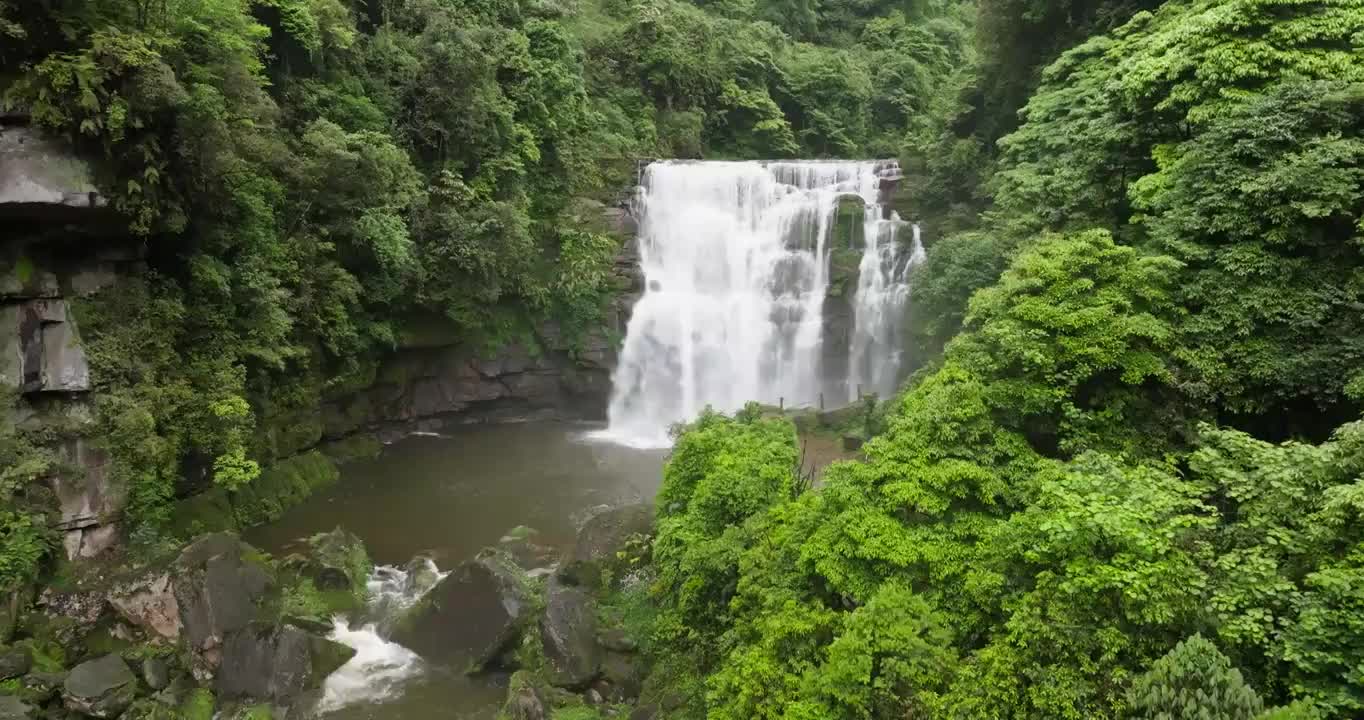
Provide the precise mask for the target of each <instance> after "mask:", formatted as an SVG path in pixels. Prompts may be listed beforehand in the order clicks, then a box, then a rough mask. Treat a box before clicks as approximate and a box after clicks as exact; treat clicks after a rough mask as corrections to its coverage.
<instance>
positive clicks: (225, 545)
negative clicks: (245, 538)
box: [173, 533, 271, 681]
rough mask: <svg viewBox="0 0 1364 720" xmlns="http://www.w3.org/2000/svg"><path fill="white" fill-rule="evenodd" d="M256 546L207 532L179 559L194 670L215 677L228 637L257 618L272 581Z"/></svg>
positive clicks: (180, 595)
mask: <svg viewBox="0 0 1364 720" xmlns="http://www.w3.org/2000/svg"><path fill="white" fill-rule="evenodd" d="M257 557H258V556H257V554H256V551H255V550H254V549H253V548H252V547H251V546H249V545H247V544H246V543H243V542H241V541H240V540H238V539H237V538H236V536H234V535H230V534H227V533H217V534H213V535H205V536H204V537H202V538H200V539H198V540H196V541H195V542H194V543H193V544H191V545H190V546H189V547H187V548H185V550H184V551H183V552H181V553H180V557H179V558H177V559H176V561H175V566H174V570H173V573H174V575H175V583H174V584H175V591H174V592H175V600H176V603H177V604H178V605H179V608H180V622H181V627H182V628H183V633H184V636H185V640H186V641H187V643H188V645H189V649H190V656H191V668H190V669H191V671H192V672H193V673H194V676H195V677H196V678H198V679H199V680H200V681H206V680H208V679H209V678H211V677H212V676H213V673H214V671H215V670H216V669H217V668H218V663H219V660H220V658H221V649H222V644H223V641H224V640H225V639H226V638H227V636H228V635H229V634H230V633H232V632H234V631H236V630H240V629H242V628H245V627H246V626H247V625H248V624H249V623H250V622H251V621H252V620H254V619H255V617H256V605H257V602H258V601H259V600H260V599H261V598H262V597H263V596H264V595H265V592H266V590H267V589H268V588H269V586H270V585H271V577H270V573H269V572H268V569H267V567H266V566H265V565H264V564H263V562H262V561H260V560H259V559H257Z"/></svg>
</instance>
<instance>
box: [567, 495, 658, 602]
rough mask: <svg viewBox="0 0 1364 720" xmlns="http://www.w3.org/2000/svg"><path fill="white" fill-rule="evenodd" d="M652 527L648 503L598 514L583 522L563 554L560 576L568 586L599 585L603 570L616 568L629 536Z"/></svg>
mask: <svg viewBox="0 0 1364 720" xmlns="http://www.w3.org/2000/svg"><path fill="white" fill-rule="evenodd" d="M653 528H654V508H653V506H652V505H648V504H642V503H641V504H637V505H625V506H623V507H618V508H612V509H610V510H607V511H605V512H602V513H598V514H597V515H594V516H592V518H591V519H589V520H588V521H587V523H586V524H585V525H583V528H582V530H580V531H579V532H578V537H577V538H576V539H575V540H574V542H573V546H572V547H571V548H570V549H569V550H568V552H567V553H566V554H565V555H564V559H563V562H562V563H561V564H560V567H559V577H560V578H561V579H563V581H564V582H566V583H568V584H570V585H584V586H586V587H588V588H594V589H595V588H598V587H601V586H602V585H603V583H604V581H605V580H606V579H607V577H606V576H604V574H603V571H607V573H610V572H611V571H614V570H619V568H618V567H617V565H618V560H619V558H618V557H617V553H620V552H622V551H624V550H625V548H626V546H627V544H628V543H629V542H630V540H631V538H634V537H637V536H641V535H649V534H651V533H652V532H653Z"/></svg>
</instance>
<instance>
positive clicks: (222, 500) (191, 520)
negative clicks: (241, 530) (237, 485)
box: [169, 487, 237, 538]
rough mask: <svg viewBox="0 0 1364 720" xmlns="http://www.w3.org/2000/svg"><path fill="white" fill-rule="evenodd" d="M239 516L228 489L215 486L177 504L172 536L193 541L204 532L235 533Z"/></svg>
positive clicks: (171, 521) (171, 524)
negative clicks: (234, 509)
mask: <svg viewBox="0 0 1364 720" xmlns="http://www.w3.org/2000/svg"><path fill="white" fill-rule="evenodd" d="M236 529H237V517H236V515H235V514H234V512H233V509H232V501H231V499H229V497H228V492H227V490H226V489H224V488H221V487H215V488H212V489H210V490H207V491H205V492H201V493H199V494H197V495H191V496H189V497H187V498H185V499H184V500H181V501H179V502H177V503H175V508H174V510H172V511H171V520H170V527H169V530H170V533H171V535H173V536H174V537H178V538H192V537H194V536H196V535H202V534H204V533H216V532H225V531H235V530H236Z"/></svg>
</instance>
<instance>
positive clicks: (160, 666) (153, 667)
mask: <svg viewBox="0 0 1364 720" xmlns="http://www.w3.org/2000/svg"><path fill="white" fill-rule="evenodd" d="M142 682H145V683H147V687H149V688H151V689H153V690H163V689H165V688H166V686H167V685H170V666H169V665H167V664H166V661H165V660H163V659H161V658H158V657H149V658H146V659H145V660H143V661H142Z"/></svg>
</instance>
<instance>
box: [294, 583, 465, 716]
mask: <svg viewBox="0 0 1364 720" xmlns="http://www.w3.org/2000/svg"><path fill="white" fill-rule="evenodd" d="M426 563H427V565H428V569H429V570H430V571H431V575H432V576H433V577H434V581H433V582H430V583H429V584H427V585H424V586H420V587H414V586H413V584H412V583H411V582H409V578H408V573H407V572H406V571H404V570H400V569H398V568H395V567H391V566H388V565H378V566H375V568H374V574H372V575H371V576H370V577H369V581H368V582H367V584H366V589H367V591H368V595H369V607H368V608H367V612H366V615H367V616H368V617H367V618H366V619H367V620H370V622H363V621H362V622H356V623H355V624H354V625H352V624H351V622H350V621H348V620H347V619H346V618H344V617H341V616H337V617H336V618H333V619H332V632H331V634H330V635H329V636H328V637H330V638H331V639H332V640H335V641H337V642H339V643H341V644H343V645H347V646H349V647H351V648H353V649H354V650H355V655H354V656H352V657H351V659H350V660H348V661H346V664H345V665H342V666H341V667H340V668H338V669H337V670H336V671H335V672H333V673H332V674H331V675H328V676H327V680H326V682H325V683H324V684H323V686H322V697H321V698H320V699H319V700H318V703H317V707H316V710H317V711H318V712H321V713H327V712H331V711H334V710H339V709H341V708H343V707H346V706H348V705H354V704H357V703H368V702H376V701H379V700H383V699H386V698H389V697H392V696H394V695H395V694H397V693H399V692H401V691H402V687H403V684H404V683H405V682H407V681H408V680H410V679H412V678H413V677H416V676H417V675H419V674H421V672H422V668H423V665H422V661H421V658H419V657H417V654H416V653H414V652H412V651H411V650H408V649H407V648H405V647H403V646H402V645H399V644H397V643H395V642H391V641H389V640H388V639H387V638H385V637H384V635H383V633H381V632H380V629H379V628H380V625H382V624H384V623H385V621H387V620H391V619H392V618H393V617H394V616H395V615H396V614H397V613H398V612H399V611H401V610H403V609H404V608H407V607H410V606H411V605H412V604H414V603H415V602H417V600H420V599H421V596H422V595H423V594H425V593H426V591H427V590H430V589H431V587H433V586H434V585H435V583H436V582H439V580H440V579H441V578H443V577H445V575H446V574H447V573H441V572H440V571H439V569H438V568H436V566H435V563H432V562H431V561H430V560H427V561H426Z"/></svg>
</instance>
